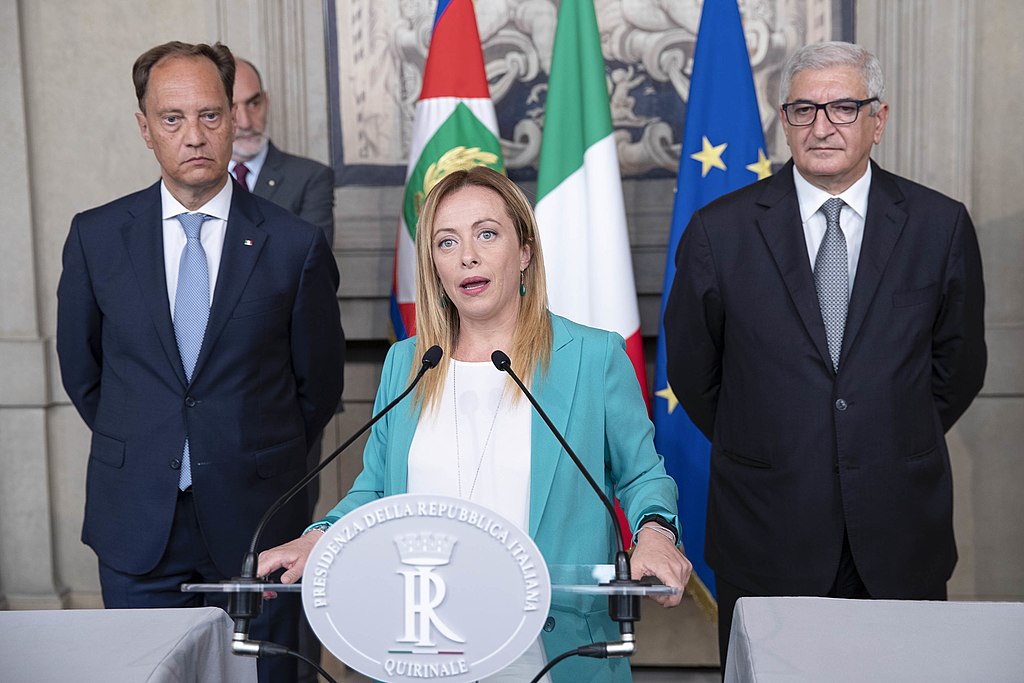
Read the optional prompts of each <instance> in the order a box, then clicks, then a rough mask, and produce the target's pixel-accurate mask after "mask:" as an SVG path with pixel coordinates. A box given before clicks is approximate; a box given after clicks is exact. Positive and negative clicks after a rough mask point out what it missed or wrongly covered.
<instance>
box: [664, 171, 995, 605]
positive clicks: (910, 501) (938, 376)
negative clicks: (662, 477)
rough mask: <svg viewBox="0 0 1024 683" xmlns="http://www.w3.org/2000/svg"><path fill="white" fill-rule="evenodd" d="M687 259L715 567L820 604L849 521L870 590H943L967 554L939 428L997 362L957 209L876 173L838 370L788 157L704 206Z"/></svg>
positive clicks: (970, 229) (689, 329)
mask: <svg viewBox="0 0 1024 683" xmlns="http://www.w3.org/2000/svg"><path fill="white" fill-rule="evenodd" d="M676 262H677V267H678V271H677V274H676V279H675V282H674V284H673V286H672V292H671V295H670V297H669V301H668V304H667V307H666V311H665V332H666V335H667V336H666V339H667V354H668V358H667V360H668V378H669V383H670V384H671V386H672V388H673V390H674V392H675V394H676V396H677V397H678V398H679V401H680V403H681V404H682V405H683V407H684V408H685V409H686V412H687V414H688V415H689V416H690V417H691V419H692V420H693V422H694V423H695V424H696V425H697V427H698V428H699V429H700V430H701V431H702V432H704V434H705V435H706V436H707V437H708V438H709V439H710V440H711V478H710V490H709V497H708V522H707V524H708V534H707V545H706V558H707V560H708V563H709V564H710V565H711V566H712V567H713V568H714V569H715V571H716V572H717V574H718V575H719V576H721V577H722V578H723V579H724V580H726V581H729V582H730V583H732V584H734V585H736V586H739V587H741V588H743V589H746V590H750V591H753V592H755V593H759V594H764V595H785V594H795V595H824V594H825V593H826V592H827V591H828V590H829V588H830V586H831V584H832V581H833V579H834V578H835V575H836V569H837V568H838V564H839V555H840V549H841V546H842V541H843V533H844V528H845V529H846V530H847V532H848V533H849V542H850V547H851V550H852V552H853V557H854V561H855V563H856V565H857V569H858V570H859V572H860V575H861V578H862V579H863V581H864V584H865V585H866V587H867V589H868V591H869V592H870V593H871V595H872V596H873V597H876V598H916V597H921V596H925V595H929V594H935V593H936V592H937V591H940V590H941V589H942V588H943V587H944V585H945V582H946V580H947V579H948V578H949V576H950V574H951V573H952V571H953V567H954V565H955V563H956V558H957V554H956V545H955V543H954V539H953V515H952V509H953V495H952V479H951V473H950V463H949V456H948V453H947V450H946V443H945V437H944V434H945V431H946V430H948V429H949V428H950V427H951V426H952V425H953V423H954V422H955V421H956V420H957V418H959V417H960V415H961V413H963V411H964V410H966V408H967V406H968V405H969V404H970V403H971V401H972V400H973V399H974V397H975V395H976V394H977V393H978V391H979V390H980V388H981V385H982V382H983V379H984V374H985V364H986V350H985V341H984V317H983V312H984V287H983V283H982V272H981V259H980V256H979V250H978V242H977V237H976V235H975V232H974V226H973V225H972V223H971V219H970V217H969V216H968V214H967V210H966V209H965V208H964V206H963V204H961V203H959V202H956V201H954V200H952V199H950V198H948V197H945V196H943V195H941V194H939V193H938V192H935V191H933V190H929V189H928V188H925V187H922V186H921V185H917V184H915V183H912V182H910V181H908V180H906V179H904V178H900V177H898V176H895V175H893V174H891V173H887V172H885V171H883V170H882V169H881V168H879V167H878V166H873V167H872V178H871V189H870V192H869V198H868V211H867V216H866V217H865V226H864V241H863V245H862V248H861V253H860V261H859V265H858V268H857V273H856V278H855V280H854V285H853V291H852V293H851V298H850V306H849V312H848V316H847V323H846V329H845V336H844V339H843V345H842V355H841V358H840V363H839V371H838V373H836V372H835V371H834V370H833V368H832V363H831V361H830V359H829V353H828V344H827V342H826V339H825V327H824V323H823V322H822V318H821V312H820V309H819V306H818V299H817V292H816V289H815V285H814V279H813V275H812V271H811V266H810V262H809V260H808V258H807V246H806V243H805V240H804V234H803V230H802V229H801V221H800V212H799V207H798V203H797V196H796V189H795V184H794V181H793V166H792V162H790V163H789V164H787V165H786V166H785V167H783V169H782V170H781V171H780V172H779V173H778V174H777V175H775V176H773V177H771V178H768V179H766V180H763V181H761V182H759V183H756V184H754V185H750V186H748V187H746V188H744V189H741V190H739V191H737V192H734V193H732V194H730V195H727V196H725V197H723V198H721V199H719V200H718V201H715V202H713V203H711V204H710V205H708V206H707V207H705V208H703V209H701V210H699V211H697V212H696V213H695V214H694V216H693V218H692V220H691V221H690V223H689V225H688V227H687V228H686V230H685V232H684V234H683V237H682V239H681V241H680V245H679V251H678V252H677V258H676ZM683 523H684V524H685V523H686V520H683Z"/></svg>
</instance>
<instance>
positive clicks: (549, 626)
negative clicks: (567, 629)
mask: <svg viewBox="0 0 1024 683" xmlns="http://www.w3.org/2000/svg"><path fill="white" fill-rule="evenodd" d="M544 630H545V631H547V632H548V633H551V632H552V631H554V630H555V618H554V617H548V618H547V619H545V620H544Z"/></svg>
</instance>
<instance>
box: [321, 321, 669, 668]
mask: <svg viewBox="0 0 1024 683" xmlns="http://www.w3.org/2000/svg"><path fill="white" fill-rule="evenodd" d="M551 325H552V331H553V337H554V339H553V346H552V354H551V363H550V365H549V367H548V369H547V372H545V373H538V374H537V375H535V376H534V378H533V383H532V385H531V391H533V392H534V394H535V395H536V397H537V401H538V402H539V403H540V405H541V407H543V408H544V410H545V411H546V412H547V413H548V417H550V418H551V421H552V422H553V423H554V425H555V426H556V427H557V428H558V430H559V431H561V432H562V434H563V435H564V436H565V440H566V441H567V442H568V443H569V444H570V445H572V447H573V449H574V450H575V451H576V454H577V456H578V457H579V458H580V460H581V461H582V462H583V464H584V466H585V467H586V468H587V471H588V472H589V473H590V475H591V476H592V477H593V478H594V480H595V481H597V482H598V483H599V484H600V485H601V486H602V488H603V489H604V492H605V493H606V494H607V495H608V496H612V495H615V496H617V497H618V499H619V502H620V503H621V505H622V508H623V510H624V511H625V512H626V516H627V519H628V520H629V522H630V525H631V526H632V527H633V528H634V529H635V528H636V525H637V523H638V522H639V521H640V520H641V519H642V518H643V517H644V516H646V515H649V514H657V515H661V516H662V517H665V518H666V519H668V520H670V521H671V522H672V523H673V524H677V525H678V523H677V522H676V500H677V495H678V494H677V490H676V485H675V482H674V481H673V480H672V478H671V477H669V476H668V474H666V472H665V466H664V462H663V460H662V457H661V456H660V455H658V453H657V452H656V451H655V450H654V426H653V425H652V424H651V421H650V419H649V418H648V416H647V409H646V404H645V403H644V399H643V396H642V394H641V392H640V385H639V383H638V382H637V379H636V374H635V371H634V370H633V365H632V364H631V363H630V360H629V357H628V356H627V355H626V345H625V342H624V341H623V340H622V337H620V336H619V335H617V334H615V333H613V332H606V331H603V330H596V329H593V328H589V327H584V326H583V325H578V324H576V323H574V322H572V321H570V320H567V319H565V318H561V317H559V316H556V315H552V316H551ZM415 343H416V342H415V339H407V340H405V341H402V342H399V343H397V344H394V345H393V346H392V347H391V350H390V351H389V352H388V355H387V359H386V360H385V361H384V370H383V372H382V376H381V383H380V388H379V389H378V392H377V399H376V403H375V405H374V413H376V412H377V411H379V410H381V409H382V408H383V407H384V406H385V405H387V404H388V403H389V402H390V401H392V400H393V399H394V397H395V396H397V395H398V394H400V393H401V392H402V390H403V389H404V388H405V386H406V385H407V383H408V381H409V372H410V368H411V367H412V365H413V363H414V362H415V363H418V360H419V359H417V358H414V353H415ZM513 369H514V368H513ZM495 372H497V370H495ZM524 400H525V398H524ZM419 417H420V406H419V405H417V404H416V403H415V402H414V401H411V400H410V401H409V402H408V403H407V404H405V405H399V406H398V407H396V408H395V409H394V410H392V411H391V413H389V414H388V415H386V416H385V417H384V418H382V419H381V420H380V421H379V422H378V423H377V424H376V425H374V427H373V430H372V431H371V433H370V438H369V440H368V442H367V444H366V449H365V450H364V452H363V471H362V473H360V475H359V476H358V477H357V478H356V480H355V483H354V484H353V486H352V489H351V490H350V491H349V493H348V495H346V496H345V497H344V499H342V501H341V502H340V503H338V504H337V505H336V506H335V507H334V508H333V509H332V510H331V511H330V512H329V513H328V514H327V516H326V518H325V519H326V520H327V521H330V522H334V521H336V520H338V519H339V518H340V517H342V516H343V515H345V514H347V513H348V512H351V511H352V510H354V509H356V508H357V507H359V506H360V505H362V504H364V503H368V502H370V501H373V500H376V499H378V498H380V497H382V496H390V495H396V494H400V493H405V492H406V484H407V481H408V454H409V447H410V446H411V444H412V439H413V435H414V434H415V432H416V425H417V423H418V421H419ZM530 459H531V468H530V529H529V533H530V536H531V537H532V538H533V540H534V541H535V542H536V543H537V546H538V547H539V548H540V550H541V553H542V554H543V555H544V558H545V560H546V561H547V563H548V564H549V565H558V564H607V563H609V562H611V561H612V558H613V555H614V552H615V549H616V544H615V540H614V535H613V534H614V531H613V527H612V523H611V520H610V518H609V515H608V512H607V510H606V509H605V507H604V505H602V503H601V501H600V500H599V499H598V497H597V496H596V495H595V494H594V492H593V491H592V490H591V489H590V486H589V485H588V484H587V482H586V480H585V479H584V478H583V475H582V474H581V473H580V472H579V470H577V469H576V466H575V465H574V464H573V463H572V460H571V459H570V458H569V456H568V455H567V454H566V453H564V452H563V451H562V447H561V445H559V443H558V441H557V439H555V437H554V436H553V435H552V434H551V432H550V431H549V430H548V428H547V426H546V425H545V424H544V423H543V421H542V420H541V419H540V417H539V416H538V415H537V414H536V411H534V416H533V424H532V433H531V452H530ZM483 502H484V503H485V504H486V501H483ZM618 635H619V633H618V627H617V626H616V625H615V624H614V623H613V622H612V621H611V619H610V618H609V617H608V601H607V599H606V598H604V597H600V596H576V595H567V594H564V593H560V592H555V593H554V594H553V596H552V605H551V612H550V615H549V618H548V620H547V622H546V623H545V626H544V631H543V633H542V637H543V640H544V648H545V650H546V652H547V656H548V658H549V659H550V658H553V657H555V656H557V655H558V654H560V653H562V652H565V651H566V650H571V649H574V648H577V647H580V646H581V645H586V644H588V643H591V642H598V641H606V640H607V641H615V640H618ZM551 676H552V680H553V681H556V682H557V681H629V680H630V678H631V677H630V672H629V663H628V662H626V661H623V660H620V659H584V658H580V657H572V658H569V659H568V660H565V661H563V662H561V663H559V664H558V665H557V666H555V667H554V669H553V670H552V672H551Z"/></svg>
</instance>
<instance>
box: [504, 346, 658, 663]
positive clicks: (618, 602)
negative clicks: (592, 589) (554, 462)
mask: <svg viewBox="0 0 1024 683" xmlns="http://www.w3.org/2000/svg"><path fill="white" fill-rule="evenodd" d="M491 362H492V363H494V367H496V368H497V369H498V370H500V371H501V372H505V373H508V376H509V377H511V378H512V380H513V381H514V382H515V383H516V384H517V385H518V386H519V388H520V389H521V390H522V392H523V394H524V395H525V396H526V398H528V399H529V400H530V403H531V404H532V405H533V407H534V409H536V411H537V414H538V415H540V417H541V419H542V420H544V424H546V425H547V426H548V429H549V430H550V431H551V433H552V434H554V436H555V438H556V439H558V443H560V444H561V445H562V448H564V449H565V452H566V453H568V454H569V457H570V458H571V459H572V461H573V464H575V465H576V468H577V469H579V471H580V472H581V473H582V474H583V477H584V478H585V479H586V480H587V483H588V484H590V488H592V489H594V493H596V494H597V496H598V498H600V499H601V502H602V503H603V504H604V507H605V509H607V510H608V514H609V516H610V517H611V519H612V528H613V529H615V539H616V540H617V541H618V546H619V547H618V551H617V552H616V553H615V579H614V580H613V581H611V585H613V586H616V585H618V586H624V585H627V584H628V585H640V582H637V581H634V580H633V579H632V578H631V572H630V566H629V556H628V555H627V554H626V543H625V539H624V538H623V536H622V529H621V527H620V526H619V520H618V516H617V515H616V514H615V506H614V505H612V501H611V500H609V498H608V496H607V495H605V493H604V491H602V490H601V487H600V486H598V484H597V482H596V481H594V478H593V477H592V476H590V472H588V471H587V468H586V467H584V466H583V463H582V462H581V461H580V459H579V458H578V457H577V456H576V453H575V451H573V449H572V447H571V446H570V445H569V444H568V443H567V442H566V440H565V437H563V436H562V434H561V433H560V432H559V431H558V429H557V428H556V427H555V425H554V423H552V422H551V419H550V418H549V417H548V415H547V413H545V412H544V409H543V408H541V407H540V404H539V403H537V399H536V398H534V396H533V394H532V393H530V390H529V389H527V388H526V385H525V384H523V382H522V380H520V379H519V377H518V376H517V375H516V373H515V372H514V371H513V370H512V361H511V360H510V359H509V357H508V354H506V353H505V352H504V351H501V350H500V349H499V350H496V351H494V352H493V353H491ZM608 612H609V615H610V616H611V618H612V619H613V620H615V621H617V622H618V623H619V633H620V634H621V635H622V642H620V643H593V644H591V645H587V646H584V647H581V648H579V649H578V650H577V651H576V652H574V653H573V654H579V655H580V656H583V657H601V658H603V657H628V656H630V655H632V654H633V652H634V651H635V649H636V644H635V642H634V635H633V622H634V621H637V620H639V619H640V597H639V596H637V595H610V596H608ZM554 663H555V660H552V661H551V662H550V664H551V665H553V664H554ZM542 673H543V672H542Z"/></svg>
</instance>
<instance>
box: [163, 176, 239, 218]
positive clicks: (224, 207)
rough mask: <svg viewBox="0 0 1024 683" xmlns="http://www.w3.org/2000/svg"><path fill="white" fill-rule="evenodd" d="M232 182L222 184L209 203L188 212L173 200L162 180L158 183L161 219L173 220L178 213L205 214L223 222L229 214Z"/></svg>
mask: <svg viewBox="0 0 1024 683" xmlns="http://www.w3.org/2000/svg"><path fill="white" fill-rule="evenodd" d="M233 184H234V183H233V182H230V181H229V182H226V183H224V187H222V188H221V190H220V192H218V193H217V194H215V195H214V196H213V198H212V199H210V201H208V202H206V203H205V204H203V205H202V206H200V207H199V208H198V209H196V210H195V211H189V210H188V209H186V208H185V207H184V206H183V205H182V203H181V202H179V201H178V200H177V199H175V198H174V195H172V194H171V191H170V190H168V189H167V184H166V183H164V181H163V180H161V181H160V203H161V206H162V209H161V211H162V214H161V215H162V218H163V219H164V220H167V219H168V218H174V217H175V216H177V215H178V214H180V213H205V214H206V215H207V216H213V217H214V218H219V219H221V220H223V221H226V220H227V219H228V214H229V213H231V192H232V190H233V188H232V185H233Z"/></svg>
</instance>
